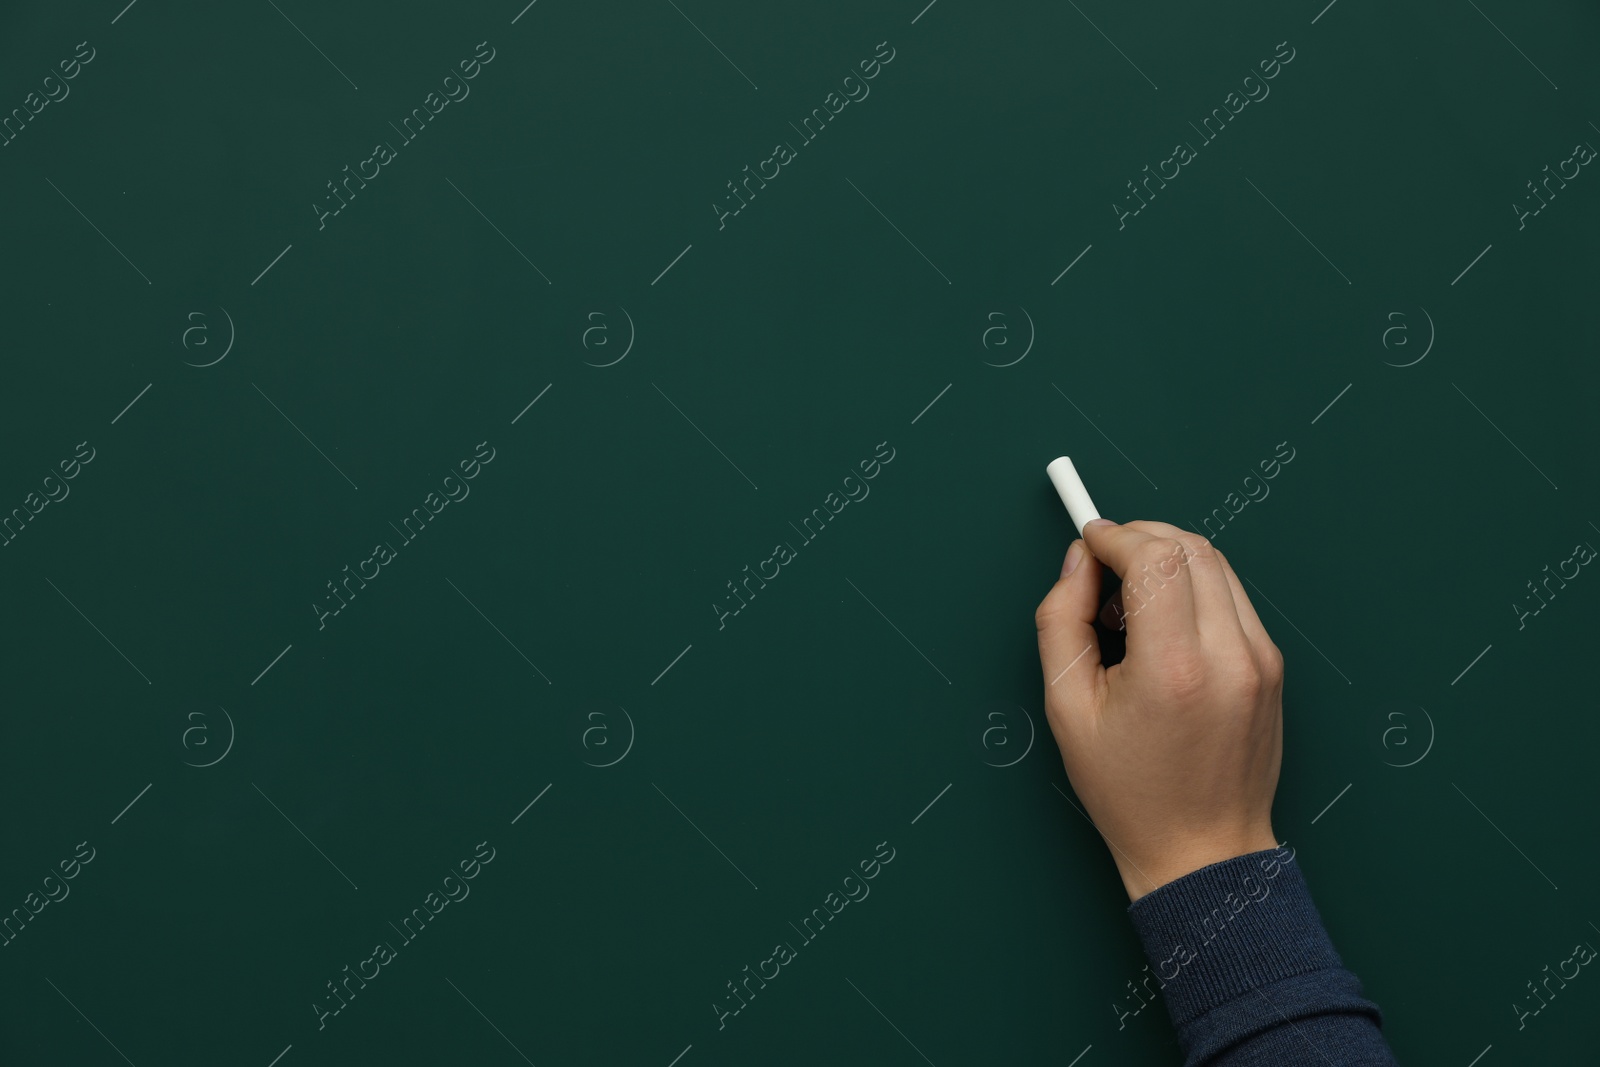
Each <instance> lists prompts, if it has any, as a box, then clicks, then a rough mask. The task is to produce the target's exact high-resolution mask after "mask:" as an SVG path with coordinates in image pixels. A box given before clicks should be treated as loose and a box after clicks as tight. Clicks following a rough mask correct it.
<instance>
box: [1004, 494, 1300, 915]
mask: <svg viewBox="0 0 1600 1067" xmlns="http://www.w3.org/2000/svg"><path fill="white" fill-rule="evenodd" d="M1083 535H1084V540H1081V541H1074V542H1073V543H1072V546H1071V548H1069V549H1068V551H1067V558H1066V561H1065V563H1064V564H1063V566H1062V572H1061V580H1060V581H1058V582H1056V584H1055V586H1054V587H1053V588H1052V589H1051V590H1050V592H1049V594H1048V595H1046V597H1045V598H1044V601H1043V602H1042V603H1040V605H1039V609H1038V611H1037V612H1036V613H1035V616H1034V621H1035V623H1036V624H1037V626H1038V630H1039V659H1040V662H1041V664H1042V665H1043V667H1044V680H1045V715H1046V717H1047V718H1048V719H1049V722H1050V729H1051V732H1052V733H1053V734H1054V735H1055V739H1056V744H1057V745H1059V746H1060V748H1061V760H1062V762H1063V763H1064V764H1065V765H1066V769H1067V778H1068V779H1069V780H1070V781H1071V782H1072V788H1073V789H1074V790H1075V791H1076V792H1077V794H1078V796H1079V798H1081V799H1082V801H1083V803H1084V806H1085V807H1086V808H1087V809H1088V814H1089V817H1090V819H1092V820H1093V822H1094V824H1095V826H1096V827H1097V828H1098V829H1099V831H1100V833H1101V836H1103V837H1104V838H1105V839H1106V842H1107V844H1109V845H1110V846H1111V852H1112V855H1113V857H1114V858H1115V859H1116V863H1117V870H1118V871H1119V872H1120V873H1121V875H1122V883H1123V885H1124V886H1125V887H1126V888H1127V890H1128V896H1129V898H1130V899H1132V900H1138V899H1139V898H1140V897H1142V896H1144V895H1145V894H1146V893H1149V892H1150V891H1151V890H1153V889H1156V888H1157V887H1159V886H1162V885H1165V884H1166V883H1168V882H1170V881H1173V880H1174V879H1177V878H1181V877H1182V876H1183V875H1185V874H1188V873H1190V872H1191V871H1196V870H1199V869H1200V868H1201V867H1204V866H1207V865H1209V864H1212V863H1218V862H1221V861H1222V860H1225V859H1231V858H1233V857H1235V856H1242V855H1244V854H1245V853H1247V852H1255V851H1258V850H1261V849H1267V848H1275V847H1277V844H1278V841H1277V838H1276V837H1275V836H1274V835H1273V832H1272V797H1273V794H1274V792H1276V790H1277V787H1278V769H1279V765H1280V764H1281V762H1282V759H1283V656H1282V654H1281V653H1279V651H1278V648H1277V646H1276V645H1274V644H1273V643H1272V639H1271V638H1270V637H1268V636H1267V631H1266V628H1265V627H1263V626H1262V625H1261V619H1260V618H1259V617H1258V616H1257V615H1256V611H1255V608H1254V607H1252V606H1251V604H1250V598H1249V597H1247V596H1246V595H1245V591H1244V587H1243V586H1242V585H1240V583H1239V578H1238V576H1237V575H1235V574H1234V572H1233V568H1232V567H1231V566H1229V565H1228V561H1227V560H1226V559H1224V558H1223V556H1222V553H1220V552H1218V551H1217V550H1216V548H1215V547H1214V546H1213V545H1212V544H1211V542H1210V541H1209V540H1207V539H1206V538H1204V537H1201V536H1199V535H1198V534H1193V533H1190V532H1188V531H1187V530H1182V529H1179V528H1178V527H1176V526H1171V525H1168V524H1167V523H1164V522H1143V521H1139V522H1130V523H1125V524H1123V525H1120V526H1119V525H1117V524H1116V523H1113V522H1110V521H1109V520H1106V519H1096V520H1094V521H1093V522H1091V523H1089V524H1088V525H1086V526H1085V527H1084V530H1083ZM1085 541H1087V543H1088V546H1087V550H1085ZM1101 561H1104V563H1105V565H1107V566H1109V567H1110V568H1111V569H1112V571H1114V572H1115V573H1116V574H1118V575H1120V576H1121V577H1122V579H1123V583H1122V589H1121V595H1122V616H1123V618H1124V621H1125V626H1126V629H1127V655H1126V657H1125V658H1124V659H1123V661H1122V662H1121V663H1118V664H1115V665H1114V666H1111V667H1105V666H1103V665H1102V663H1101V660H1100V647H1099V641H1098V640H1097V638H1096V636H1095V632H1094V625H1093V624H1094V620H1095V616H1096V614H1097V612H1098V610H1099V607H1100V604H1099V593H1100V568H1101Z"/></svg>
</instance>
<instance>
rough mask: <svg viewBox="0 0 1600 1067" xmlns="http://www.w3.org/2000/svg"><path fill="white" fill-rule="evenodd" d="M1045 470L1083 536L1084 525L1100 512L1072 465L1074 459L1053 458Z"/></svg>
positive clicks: (1079, 533) (1096, 517)
mask: <svg viewBox="0 0 1600 1067" xmlns="http://www.w3.org/2000/svg"><path fill="white" fill-rule="evenodd" d="M1044 472H1045V473H1046V474H1048V475H1049V476H1050V481H1051V482H1052V483H1054V485H1055V487H1056V492H1057V493H1060V494H1061V502H1062V503H1063V504H1065V505H1066V506H1067V514H1068V515H1071V516H1072V523H1073V525H1074V526H1076V527H1077V528H1078V535H1079V536H1080V537H1081V536H1083V527H1084V525H1085V524H1086V523H1087V522H1088V521H1089V520H1090V519H1098V518H1099V517H1100V512H1098V511H1096V510H1095V506H1094V501H1093V500H1090V499H1089V490H1087V489H1085V488H1084V487H1083V479H1082V478H1079V477H1078V471H1077V468H1076V467H1074V466H1073V465H1072V460H1070V459H1068V458H1067V457H1066V456H1062V457H1061V458H1060V459H1057V460H1053V461H1052V462H1051V464H1050V465H1049V466H1048V467H1046V468H1045V469H1044Z"/></svg>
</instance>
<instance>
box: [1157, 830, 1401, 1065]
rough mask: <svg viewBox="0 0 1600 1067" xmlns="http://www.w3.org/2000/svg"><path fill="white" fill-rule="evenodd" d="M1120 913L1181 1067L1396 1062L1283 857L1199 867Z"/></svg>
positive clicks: (1295, 870)
mask: <svg viewBox="0 0 1600 1067" xmlns="http://www.w3.org/2000/svg"><path fill="white" fill-rule="evenodd" d="M1128 914H1129V916H1130V918H1132V920H1133V924H1134V927H1135V929H1136V930H1137V931H1138V933H1139V938H1140V941H1141V942H1142V943H1143V945H1144V950H1145V955H1146V956H1148V957H1149V960H1150V969H1151V972H1152V973H1153V974H1154V975H1155V980H1156V983H1157V984H1158V985H1159V987H1160V989H1161V992H1162V995H1163V997H1164V998H1165V1000H1166V1004H1167V1013H1168V1015H1169V1016H1170V1017H1171V1019H1172V1024H1173V1026H1174V1027H1175V1028H1176V1029H1177V1031H1178V1039H1179V1042H1180V1044H1181V1045H1182V1047H1183V1050H1184V1053H1185V1060H1184V1063H1185V1067H1258V1065H1259V1067H1268V1065H1271V1067H1281V1065H1283V1064H1288V1063H1308V1064H1310V1063H1315V1064H1323V1063H1327V1064H1332V1065H1336V1067H1384V1065H1393V1064H1394V1062H1395V1061H1394V1056H1393V1054H1392V1053H1391V1052H1390V1051H1389V1046H1388V1044H1387V1043H1386V1042H1385V1041H1384V1039H1383V1035H1382V1033H1381V1032H1380V1030H1379V1026H1380V1025H1381V1023H1382V1017H1381V1015H1380V1014H1379V1011H1378V1007H1377V1005H1375V1004H1373V1003H1372V1002H1371V1001H1369V1000H1367V999H1365V997H1363V995H1362V991H1361V983H1360V982H1359V981H1358V980H1357V979H1356V977H1355V975H1353V974H1351V973H1350V972H1349V971H1348V970H1346V969H1345V967H1344V964H1343V963H1342V962H1341V961H1340V959H1339V956H1338V953H1336V952H1335V951H1334V948H1333V943H1332V942H1331V941H1330V940H1329V938H1328V934H1327V931H1326V930H1325V929H1324V928H1323V926H1322V920H1321V917H1320V916H1319V915H1318V914H1317V910H1316V906H1315V904H1313V903H1312V900H1311V894H1310V891H1309V890H1308V889H1307V887H1306V884H1305V879H1304V877H1303V876H1302V875H1301V872H1300V868H1299V867H1298V865H1297V864H1295V862H1294V859H1293V853H1292V852H1291V851H1289V850H1288V849H1277V850H1267V851H1264V852H1253V853H1250V854H1248V855H1245V856H1239V857H1237V858H1235V859H1230V860H1226V861H1224V862H1222V863H1216V864H1212V865H1211V866H1209V867H1204V868H1202V869H1200V870H1198V871H1195V872H1193V873H1191V874H1188V875H1185V876H1184V877H1182V878H1179V879H1177V880H1176V881H1174V882H1169V883H1168V884H1166V885H1164V886H1162V887H1161V888H1160V889H1157V890H1155V891H1154V892H1152V893H1149V894H1148V895H1146V896H1143V897H1141V898H1139V899H1138V900H1137V901H1135V902H1134V903H1133V904H1132V905H1131V906H1130V907H1129V909H1128Z"/></svg>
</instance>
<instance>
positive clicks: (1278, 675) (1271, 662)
mask: <svg viewBox="0 0 1600 1067" xmlns="http://www.w3.org/2000/svg"><path fill="white" fill-rule="evenodd" d="M1261 671H1262V673H1263V674H1264V675H1265V676H1266V680H1267V681H1268V682H1269V683H1270V684H1271V685H1274V686H1276V685H1281V684H1282V683H1283V653H1282V652H1280V651H1279V650H1278V646H1277V645H1275V644H1273V643H1272V642H1271V641H1268V642H1267V648H1266V652H1265V654H1264V655H1263V656H1262V663H1261Z"/></svg>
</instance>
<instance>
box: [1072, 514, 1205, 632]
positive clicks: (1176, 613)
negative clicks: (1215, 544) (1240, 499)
mask: <svg viewBox="0 0 1600 1067" xmlns="http://www.w3.org/2000/svg"><path fill="white" fill-rule="evenodd" d="M1083 539H1084V542H1085V543H1086V544H1087V545H1088V546H1089V550H1090V551H1092V552H1093V553H1094V554H1095V558H1097V559H1099V560H1100V561H1101V562H1102V563H1104V564H1106V565H1107V566H1108V567H1110V568H1111V569H1112V570H1113V571H1116V572H1117V574H1118V575H1119V576H1121V578H1122V606H1123V610H1124V611H1126V612H1127V615H1126V620H1127V621H1126V626H1127V631H1128V656H1129V658H1130V659H1132V658H1135V657H1137V656H1139V655H1140V650H1141V649H1144V650H1146V651H1147V652H1153V651H1157V650H1161V649H1170V648H1172V647H1175V646H1179V645H1188V644H1194V643H1196V642H1197V641H1198V640H1199V635H1200V630H1199V626H1198V623H1197V622H1196V616H1195V597H1194V586H1193V584H1192V583H1191V581H1190V579H1189V569H1188V567H1186V566H1184V561H1185V554H1186V549H1185V548H1184V546H1183V543H1182V542H1181V541H1178V540H1176V539H1175V538H1171V537H1162V536H1159V535H1156V534H1151V533H1147V532H1145V531H1143V530H1135V529H1132V528H1130V527H1127V526H1118V525H1117V524H1116V523H1114V522H1111V521H1110V520H1108V519H1096V520H1094V521H1092V522H1090V523H1088V524H1087V525H1085V526H1084V528H1083Z"/></svg>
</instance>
